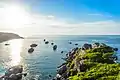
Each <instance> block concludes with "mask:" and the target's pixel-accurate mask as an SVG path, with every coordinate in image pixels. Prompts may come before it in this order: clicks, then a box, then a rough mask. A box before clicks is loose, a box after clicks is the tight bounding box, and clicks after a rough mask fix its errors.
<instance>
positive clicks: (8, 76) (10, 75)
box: [0, 65, 27, 80]
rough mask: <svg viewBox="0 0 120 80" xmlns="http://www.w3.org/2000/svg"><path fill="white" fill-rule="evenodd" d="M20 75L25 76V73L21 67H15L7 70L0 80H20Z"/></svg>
mask: <svg viewBox="0 0 120 80" xmlns="http://www.w3.org/2000/svg"><path fill="white" fill-rule="evenodd" d="M22 75H24V76H26V75H27V73H23V66H22V65H17V66H13V67H11V68H9V69H8V70H7V71H6V72H5V75H4V76H2V77H0V80H21V79H22Z"/></svg>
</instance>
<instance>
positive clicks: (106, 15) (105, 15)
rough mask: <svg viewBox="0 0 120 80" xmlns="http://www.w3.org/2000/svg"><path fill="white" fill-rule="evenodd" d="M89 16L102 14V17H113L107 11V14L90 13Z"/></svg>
mask: <svg viewBox="0 0 120 80" xmlns="http://www.w3.org/2000/svg"><path fill="white" fill-rule="evenodd" d="M88 15H89V16H100V17H113V16H111V15H110V14H108V13H106V14H100V13H91V14H88Z"/></svg>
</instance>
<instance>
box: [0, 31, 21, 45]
mask: <svg viewBox="0 0 120 80" xmlns="http://www.w3.org/2000/svg"><path fill="white" fill-rule="evenodd" d="M11 39H23V37H20V36H19V35H17V34H14V33H4V32H0V43H2V42H4V41H8V40H11Z"/></svg>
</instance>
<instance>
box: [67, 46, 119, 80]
mask: <svg viewBox="0 0 120 80" xmlns="http://www.w3.org/2000/svg"><path fill="white" fill-rule="evenodd" d="M84 52H85V53H83V52H82V51H80V50H79V51H77V52H76V54H74V56H75V58H74V59H73V60H72V61H71V62H69V63H68V64H67V67H69V69H68V70H67V72H69V73H70V74H69V80H120V74H119V71H120V64H119V63H115V62H114V58H113V57H112V55H113V54H114V51H113V48H112V47H110V46H107V45H106V46H101V47H98V48H93V49H90V50H85V51H84Z"/></svg>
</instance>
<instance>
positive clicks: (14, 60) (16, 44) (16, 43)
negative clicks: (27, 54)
mask: <svg viewBox="0 0 120 80" xmlns="http://www.w3.org/2000/svg"><path fill="white" fill-rule="evenodd" d="M21 49H22V40H20V39H15V40H11V41H10V58H11V62H10V65H11V66H15V65H18V64H19V63H20V61H21V56H20V53H21Z"/></svg>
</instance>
